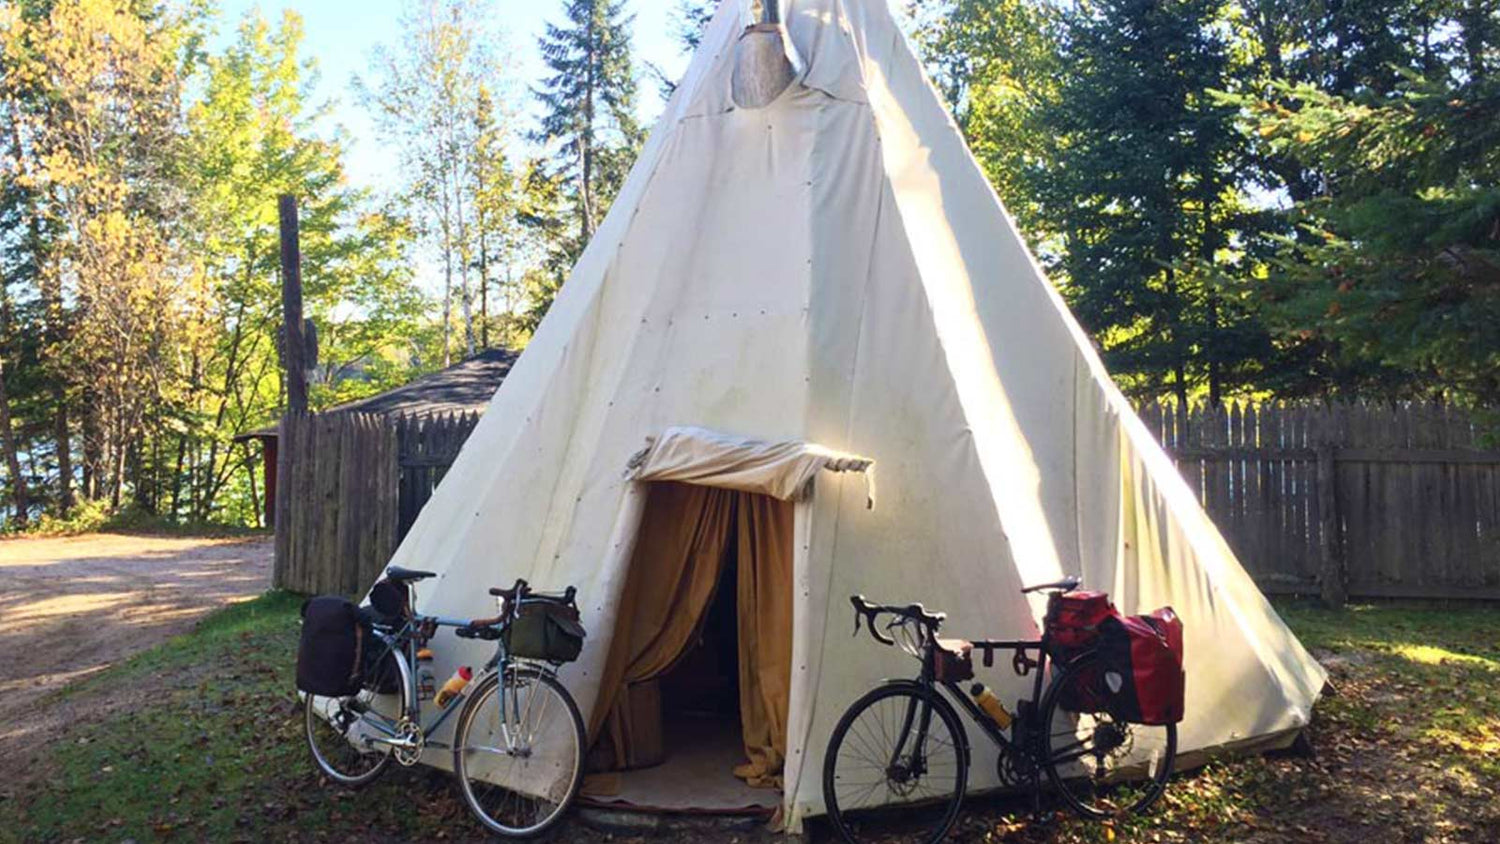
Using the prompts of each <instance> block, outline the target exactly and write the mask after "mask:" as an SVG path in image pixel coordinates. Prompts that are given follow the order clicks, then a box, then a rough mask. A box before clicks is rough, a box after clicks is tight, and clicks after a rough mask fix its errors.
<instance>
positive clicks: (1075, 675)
mask: <svg viewBox="0 0 1500 844" xmlns="http://www.w3.org/2000/svg"><path fill="white" fill-rule="evenodd" d="M1078 583H1079V581H1078V579H1077V578H1074V577H1069V578H1066V579H1064V580H1061V581H1058V582H1056V583H1046V584H1041V585H1038V586H1032V587H1028V588H1026V589H1023V590H1022V591H1023V592H1026V593H1030V592H1037V591H1043V590H1046V591H1047V592H1048V593H1049V600H1056V597H1057V596H1059V595H1062V594H1066V593H1067V592H1071V591H1073V590H1074V589H1076V588H1077V587H1078ZM850 602H851V603H852V604H853V605H854V611H855V615H854V632H855V634H856V635H858V633H859V629H860V623H861V620H863V621H864V623H865V626H866V627H868V629H869V631H870V634H871V636H873V637H874V638H875V639H876V640H877V641H879V642H881V643H882V644H885V645H893V646H897V647H900V648H901V649H902V650H904V651H905V652H906V653H907V654H909V655H911V656H913V657H916V658H917V659H919V660H921V663H922V670H921V673H920V674H919V675H918V677H917V678H916V679H914V680H905V679H895V680H887V681H885V682H883V683H882V684H880V685H879V686H877V687H875V688H874V689H872V690H870V691H869V692H868V693H866V694H865V695H864V696H863V697H861V698H859V699H858V700H856V701H855V702H854V703H853V704H851V705H850V707H849V709H848V710H847V711H846V712H845V713H844V715H843V717H842V718H840V719H839V722H838V724H837V726H835V727H834V730H833V734H832V736H830V738H829V741H828V751H827V754H826V755H825V757H824V761H823V797H824V801H825V803H826V805H827V809H828V816H829V818H830V819H831V821H832V823H833V825H834V827H835V829H837V830H838V833H839V835H840V836H842V837H843V839H844V840H845V841H848V842H855V841H857V840H858V838H857V834H858V831H859V829H860V827H861V826H862V825H864V824H865V823H866V822H869V821H877V820H878V821H880V823H881V825H882V828H881V830H880V832H881V834H882V835H887V836H888V835H891V834H892V833H895V834H898V835H899V834H904V836H905V837H909V838H910V839H911V840H919V841H928V842H935V841H939V840H941V839H942V838H943V837H944V836H945V835H946V834H947V833H948V831H949V830H950V829H951V828H952V827H953V824H954V823H955V822H956V821H957V820H958V813H959V809H960V807H961V805H962V803H963V799H964V793H965V789H966V786H967V783H968V772H969V763H970V760H971V757H972V753H971V749H970V747H969V741H968V734H967V733H966V732H965V730H964V727H963V725H962V723H961V722H960V721H959V718H958V713H957V712H956V711H955V710H954V707H953V705H952V704H951V703H949V702H948V700H947V699H946V698H945V697H944V696H943V695H942V694H941V693H939V691H938V690H939V689H943V690H946V691H947V693H948V697H951V698H953V699H954V700H956V701H958V704H959V708H960V709H962V710H963V711H964V712H965V713H967V714H968V716H969V718H970V719H971V720H972V721H974V722H975V723H976V724H977V725H978V726H979V727H980V729H981V731H982V732H983V733H984V734H985V735H987V736H988V737H989V738H990V739H991V740H992V741H993V742H994V743H995V744H996V746H997V747H998V748H999V749H1000V755H999V758H998V760H997V762H996V769H997V774H998V777H999V780H1000V783H1001V785H1002V786H1004V787H1008V788H1017V787H1020V786H1023V785H1024V786H1026V787H1027V788H1028V789H1029V791H1030V793H1031V804H1032V811H1033V815H1034V816H1035V815H1039V813H1040V805H1041V791H1042V785H1041V777H1042V774H1043V773H1045V775H1046V779H1047V781H1048V783H1049V784H1050V785H1051V787H1052V788H1053V789H1054V790H1055V791H1057V792H1058V793H1059V794H1061V795H1062V797H1063V799H1064V801H1065V802H1066V803H1067V804H1068V805H1069V806H1070V807H1071V808H1072V809H1073V810H1074V811H1075V812H1076V813H1077V814H1079V815H1080V816H1082V817H1085V818H1108V817H1114V816H1118V815H1121V814H1125V813H1129V812H1143V811H1145V810H1146V809H1147V808H1149V807H1150V806H1151V804H1152V803H1154V802H1155V801H1156V800H1157V798H1159V797H1160V796H1161V794H1162V791H1163V790H1164V789H1165V787H1166V782H1167V778H1168V777H1170V776H1171V774H1172V765H1173V762H1174V760H1175V758H1176V754H1177V729H1176V725H1174V724H1166V725H1163V726H1160V727H1146V726H1142V725H1139V724H1130V723H1124V722H1121V721H1118V720H1116V719H1114V718H1112V717H1111V716H1110V715H1109V713H1108V712H1106V711H1103V708H1102V707H1103V704H1102V703H1101V702H1100V701H1102V700H1104V699H1105V696H1104V695H1102V694H1100V691H1101V689H1100V686H1099V684H1100V683H1103V682H1105V680H1104V675H1105V672H1104V671H1102V670H1101V665H1100V663H1099V658H1098V656H1097V655H1096V653H1095V652H1094V651H1092V650H1085V651H1083V652H1081V653H1078V654H1076V655H1064V657H1063V661H1062V662H1061V663H1060V664H1059V663H1057V662H1056V660H1055V659H1054V664H1053V665H1052V666H1050V667H1051V669H1052V671H1051V673H1052V674H1053V679H1052V683H1051V685H1050V686H1048V687H1047V689H1046V694H1045V696H1044V695H1043V677H1044V675H1045V674H1046V673H1047V669H1048V668H1049V666H1048V664H1047V663H1048V655H1049V653H1054V654H1055V653H1056V651H1057V649H1055V648H1052V647H1051V644H1052V643H1051V641H1050V640H1049V637H1048V635H1047V634H1045V633H1044V634H1043V636H1042V638H1041V639H1038V640H987V641H985V640H982V641H974V642H972V643H959V644H971V645H972V647H973V649H974V650H979V651H982V652H983V654H984V664H985V665H986V666H990V665H993V662H994V655H995V652H996V651H1010V652H1013V654H1014V655H1013V656H1012V658H1011V666H1012V669H1013V670H1014V671H1015V672H1016V674H1017V675H1019V676H1022V677H1024V676H1026V675H1027V674H1029V673H1031V672H1033V671H1034V672H1035V673H1036V679H1035V681H1034V684H1033V687H1032V695H1031V698H1030V699H1029V700H1022V701H1020V702H1019V703H1018V705H1017V706H1016V713H1015V715H1014V716H1013V721H1012V723H1011V724H1010V726H1009V735H1007V731H1006V728H1003V727H1002V726H1001V725H1000V724H999V723H998V722H997V721H996V720H994V719H993V718H991V716H990V715H989V714H987V713H986V712H985V711H984V710H983V709H981V708H980V706H979V705H978V704H977V703H975V701H974V700H973V699H972V698H971V697H970V696H969V695H968V694H965V693H963V692H962V690H961V689H960V688H959V686H958V684H957V682H956V681H954V680H953V679H945V678H944V677H943V676H941V674H942V665H941V664H940V661H941V660H942V659H943V658H944V657H943V652H944V648H945V645H946V646H950V647H951V645H952V644H953V643H951V642H949V641H948V640H939V639H938V637H937V633H938V630H939V628H941V626H942V624H943V621H944V620H945V619H946V618H947V616H946V615H945V614H943V613H931V612H928V611H927V610H926V609H924V608H923V607H922V605H921V604H909V605H906V606H893V605H881V604H872V603H870V602H869V601H867V600H865V598H864V597H863V596H860V595H855V596H852V597H851V598H850ZM882 615H889V616H891V619H890V621H889V622H887V623H886V624H885V625H884V629H885V633H882V632H881V629H880V627H879V626H877V622H878V621H879V619H880V617H881V616H882ZM1031 652H1035V653H1036V657H1035V658H1033V657H1031V656H1029V655H1028V654H1029V653H1031ZM1038 701H1039V702H1040V704H1039V705H1038ZM1075 709H1082V710H1084V711H1081V712H1080V711H1070V710H1075ZM1143 773H1144V774H1145V775H1146V776H1145V781H1144V783H1143V784H1142V783H1138V782H1136V780H1137V779H1138V778H1139V775H1141V774H1143ZM886 808H891V809H892V810H890V811H882V810H883V809H886Z"/></svg>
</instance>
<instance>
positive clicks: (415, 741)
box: [391, 718, 426, 768]
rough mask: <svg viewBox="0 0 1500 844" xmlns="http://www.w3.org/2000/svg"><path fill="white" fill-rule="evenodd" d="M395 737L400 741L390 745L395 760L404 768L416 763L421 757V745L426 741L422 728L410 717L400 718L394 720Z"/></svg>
mask: <svg viewBox="0 0 1500 844" xmlns="http://www.w3.org/2000/svg"><path fill="white" fill-rule="evenodd" d="M396 739H397V740H399V741H401V742H402V743H401V744H393V745H391V755H392V756H394V757H396V761H397V762H399V763H400V764H401V765H402V767H406V768H410V767H411V766H413V765H415V764H417V762H418V761H419V760H420V759H421V758H422V746H423V744H425V741H426V739H425V737H424V736H423V735H422V728H421V727H419V726H417V724H416V722H415V721H413V720H411V719H410V718H402V719H401V720H400V721H398V722H396Z"/></svg>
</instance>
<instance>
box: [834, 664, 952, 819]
mask: <svg viewBox="0 0 1500 844" xmlns="http://www.w3.org/2000/svg"><path fill="white" fill-rule="evenodd" d="M968 777H969V748H968V741H967V739H966V738H965V735H964V731H963V725H962V724H961V723H960V722H959V720H958V714H957V713H956V712H954V711H953V707H952V706H951V705H949V703H948V702H947V701H946V700H944V699H943V698H942V697H941V696H940V695H939V694H938V693H937V692H936V691H933V690H929V689H923V688H922V687H920V686H917V685H915V684H907V683H901V684H890V685H885V686H881V687H879V688H876V689H874V690H872V691H870V692H869V693H868V694H866V695H865V696H864V697H862V698H860V699H859V700H857V701H855V702H854V704H853V705H852V706H850V707H849V710H848V711H847V712H845V713H844V717H843V718H841V719H839V723H838V726H836V727H834V730H833V735H832V736H831V737H830V738H829V740H828V751H827V753H826V754H825V755H824V757H823V802H824V803H826V804H827V808H828V818H829V820H830V821H832V822H833V826H834V829H836V830H838V833H839V835H840V836H841V837H842V838H843V839H844V840H845V841H848V842H857V841H860V840H861V835H862V833H863V832H864V831H865V830H866V828H868V827H869V826H871V825H872V824H878V826H879V837H880V838H881V839H882V840H886V839H889V840H901V841H922V842H935V841H939V840H941V839H942V838H943V836H945V835H947V833H948V830H949V829H951V828H952V826H953V822H954V821H956V820H957V819H958V810H959V807H960V806H961V805H962V804H963V799H964V787H965V785H966V784H967V783H968ZM865 840H869V838H866V839H865Z"/></svg>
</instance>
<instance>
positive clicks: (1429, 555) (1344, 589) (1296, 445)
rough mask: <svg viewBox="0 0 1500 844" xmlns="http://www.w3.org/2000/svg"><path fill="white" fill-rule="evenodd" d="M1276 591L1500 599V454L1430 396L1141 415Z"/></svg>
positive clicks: (1256, 573)
mask: <svg viewBox="0 0 1500 844" xmlns="http://www.w3.org/2000/svg"><path fill="white" fill-rule="evenodd" d="M1141 416H1142V418H1143V419H1144V420H1145V422H1146V425H1147V427H1148V428H1150V429H1151V431H1152V432H1153V433H1155V434H1156V435H1157V437H1158V438H1159V439H1160V440H1161V443H1162V445H1163V446H1164V447H1165V448H1166V450H1167V452H1168V453H1169V454H1171V455H1172V456H1173V457H1174V458H1175V459H1176V461H1177V466H1178V468H1179V470H1180V471H1181V472H1182V474H1183V477H1184V478H1185V479H1186V480H1187V482H1188V486H1190V487H1191V488H1192V489H1193V491H1194V492H1196V493H1197V494H1198V497H1199V500H1200V501H1201V502H1202V503H1203V505H1204V507H1205V509H1207V510H1208V513H1209V515H1210V516H1211V517H1212V518H1213V520H1214V523H1215V524H1216V525H1218V527H1219V530H1220V531H1221V532H1222V533H1223V534H1224V537H1225V538H1226V539H1227V540H1228V542H1229V544H1230V547H1232V548H1233V549H1234V551H1235V553H1236V555H1237V556H1238V557H1239V559H1240V562H1241V563H1243V564H1244V566H1245V568H1246V569H1247V570H1248V571H1249V572H1250V574H1251V576H1252V577H1254V578H1255V581H1256V582H1257V583H1258V584H1260V587H1261V589H1262V590H1264V591H1266V592H1268V593H1273V594H1275V593H1283V594H1285V593H1302V594H1320V595H1322V596H1323V598H1324V599H1325V600H1327V601H1328V602H1330V603H1334V604H1338V603H1342V602H1343V601H1344V600H1345V598H1346V597H1357V598H1482V599H1492V600H1493V599H1500V452H1497V451H1495V450H1491V449H1487V448H1485V447H1483V445H1482V442H1481V440H1482V439H1483V431H1484V427H1483V426H1482V425H1476V424H1475V422H1474V420H1473V419H1472V418H1471V416H1470V414H1469V413H1468V412H1466V411H1463V410H1460V409H1456V408H1451V407H1444V406H1438V405H1428V404H1409V405H1399V406H1390V405H1364V404H1358V405H1349V404H1334V405H1289V404H1262V405H1259V406H1255V405H1248V404H1245V405H1242V404H1229V405H1226V406H1222V407H1219V408H1208V407H1194V408H1191V409H1190V410H1189V411H1188V412H1187V413H1180V412H1179V411H1178V409H1177V408H1175V407H1174V406H1172V405H1148V406H1146V407H1144V408H1142V409H1141Z"/></svg>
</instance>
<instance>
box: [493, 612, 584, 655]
mask: <svg viewBox="0 0 1500 844" xmlns="http://www.w3.org/2000/svg"><path fill="white" fill-rule="evenodd" d="M587 635H588V633H587V632H586V631H585V630H584V629H583V625H582V624H581V623H579V621H578V610H577V608H575V607H570V606H566V605H564V604H554V603H547V602H542V601H535V602H525V603H522V604H521V606H520V608H519V609H518V610H517V611H516V618H515V620H514V621H512V622H511V623H510V626H509V627H508V628H506V631H505V648H506V650H507V651H509V653H510V655H511V656H515V657H520V658H521V659H540V660H546V661H547V662H572V661H573V660H575V659H578V655H579V654H580V653H582V652H583V639H584V637H585V636H587Z"/></svg>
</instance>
